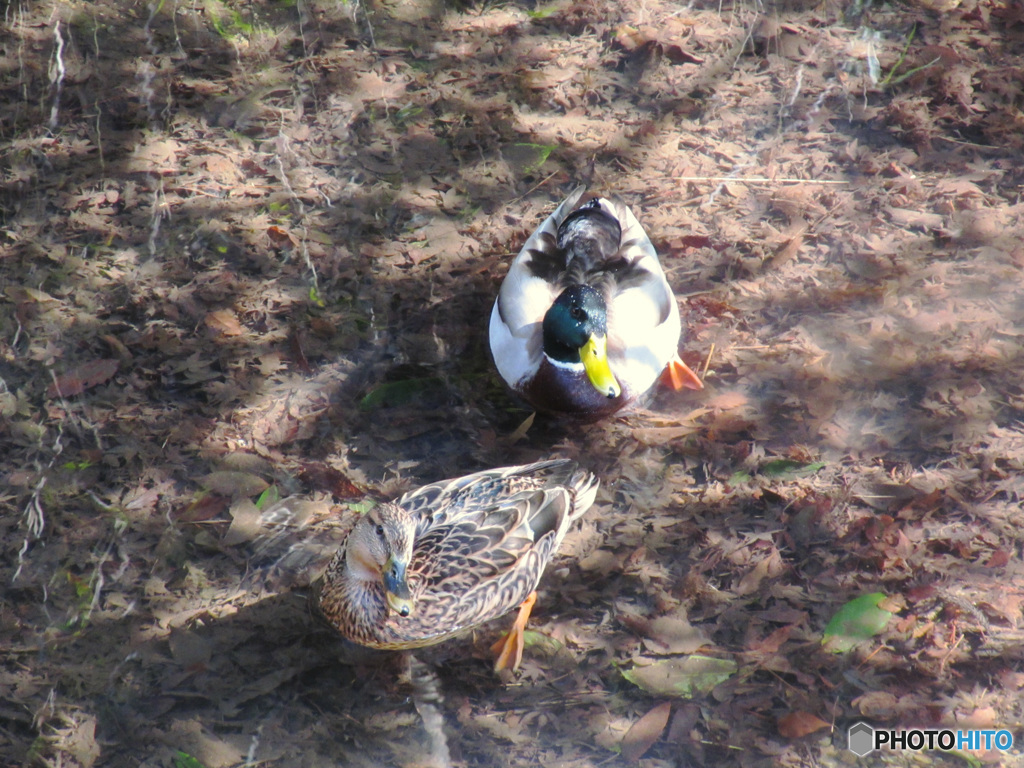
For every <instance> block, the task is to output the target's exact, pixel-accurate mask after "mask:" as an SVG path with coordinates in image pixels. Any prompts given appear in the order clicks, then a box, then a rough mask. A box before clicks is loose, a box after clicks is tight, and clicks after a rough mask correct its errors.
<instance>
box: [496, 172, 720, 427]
mask: <svg viewBox="0 0 1024 768" xmlns="http://www.w3.org/2000/svg"><path fill="white" fill-rule="evenodd" d="M584 191H585V187H582V186H581V187H577V188H576V190H575V191H573V192H572V193H571V194H570V195H569V196H568V197H567V198H566V199H565V200H564V201H563V202H562V204H561V205H559V206H558V208H556V209H555V212H554V213H552V214H551V215H550V216H549V217H548V218H547V220H545V221H544V223H543V224H541V225H540V226H539V227H538V228H537V229H536V231H534V233H533V234H532V235H531V236H530V238H529V239H528V240H527V241H526V244H525V245H524V246H523V248H522V250H521V251H520V252H519V255H518V256H516V258H515V260H514V261H513V262H512V266H511V267H510V268H509V271H508V275H506V277H505V280H504V282H503V283H502V285H501V290H500V292H499V293H498V298H497V300H496V301H495V302H494V309H493V310H492V311H491V326H490V342H491V354H492V355H493V356H494V362H495V364H496V365H497V367H498V372H499V373H500V374H501V377H502V378H503V379H504V380H505V381H506V382H507V383H508V385H509V386H510V387H512V389H513V390H514V391H515V392H517V393H518V394H519V395H521V396H522V397H523V398H525V399H526V400H527V402H529V403H530V404H531V405H532V406H533V407H534V408H536V409H537V410H540V411H545V412H548V413H556V414H567V415H571V416H575V417H577V418H583V419H597V418H600V417H602V416H607V415H608V414H611V413H614V412H615V411H617V410H619V409H620V408H622V407H623V406H624V405H626V404H628V403H630V402H632V401H634V400H636V399H637V398H638V397H640V396H641V395H643V394H644V393H645V392H647V391H648V390H649V389H650V388H651V387H652V386H654V383H655V381H656V380H657V379H658V376H659V374H661V373H662V372H663V371H666V372H667V378H668V379H669V381H670V382H671V383H672V385H673V386H674V387H675V388H676V389H679V388H681V387H689V388H691V389H703V387H704V385H703V383H701V380H700V379H699V378H698V377H697V375H696V374H695V373H694V372H693V371H692V370H690V368H689V367H687V366H686V364H685V363H683V361H682V360H680V359H679V356H678V354H677V348H678V345H679V336H680V332H681V327H680V322H679V307H678V306H677V305H676V299H675V296H674V295H673V294H672V289H671V288H670V287H669V285H668V281H666V280H665V273H664V271H663V270H662V268H661V264H660V262H659V261H658V254H657V252H656V251H655V250H654V245H653V244H652V243H651V240H650V238H648V237H647V233H646V232H644V229H643V227H642V226H640V222H638V221H637V220H636V217H635V216H634V215H633V213H632V212H631V211H630V210H629V208H627V207H626V206H625V204H624V203H622V202H621V201H619V200H608V199H605V198H595V199H592V200H590V201H589V202H586V203H584V204H583V205H577V204H578V203H579V201H580V199H581V198H582V197H583V193H584Z"/></svg>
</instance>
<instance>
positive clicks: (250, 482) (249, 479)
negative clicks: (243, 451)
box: [199, 470, 270, 496]
mask: <svg viewBox="0 0 1024 768" xmlns="http://www.w3.org/2000/svg"><path fill="white" fill-rule="evenodd" d="M199 482H200V483H202V485H203V487H204V488H208V489H209V490H211V491H215V492H216V493H219V494H221V495H223V496H255V495H256V494H257V493H263V491H265V490H266V489H267V486H269V485H270V483H268V482H267V481H266V480H264V479H263V478H262V477H259V476H258V475H254V474H251V473H249V472H231V471H224V470H222V471H218V472H211V473H210V474H208V475H204V476H203V477H200V478H199Z"/></svg>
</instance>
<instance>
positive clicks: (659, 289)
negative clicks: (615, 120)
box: [600, 198, 682, 392]
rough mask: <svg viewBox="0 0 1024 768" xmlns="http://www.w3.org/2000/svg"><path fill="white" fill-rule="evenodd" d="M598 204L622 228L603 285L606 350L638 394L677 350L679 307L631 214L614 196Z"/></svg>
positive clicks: (648, 241)
mask: <svg viewBox="0 0 1024 768" xmlns="http://www.w3.org/2000/svg"><path fill="white" fill-rule="evenodd" d="M600 204H601V207H602V209H603V210H605V211H606V212H607V213H608V214H609V215H611V216H614V217H615V218H616V219H618V221H619V224H620V225H621V226H622V241H621V245H620V246H619V252H618V254H616V259H615V262H614V264H613V265H610V266H611V267H612V268H611V269H610V270H609V273H608V278H609V287H608V288H607V289H606V293H607V294H608V298H607V302H608V354H609V358H611V360H612V370H614V371H615V374H616V376H617V377H619V379H620V383H622V384H624V385H625V386H628V387H629V388H630V389H631V391H633V392H642V391H645V390H646V389H648V388H649V387H650V386H651V385H652V384H653V383H654V381H655V379H656V378H657V377H658V376H659V375H660V374H661V372H662V371H663V370H664V369H665V366H666V365H667V364H668V362H669V361H670V360H672V359H674V358H675V356H676V354H677V352H678V347H679V337H680V333H681V331H682V327H681V325H680V320H679V306H678V304H677V303H676V297H675V295H674V294H673V293H672V288H671V287H670V286H669V284H668V280H666V278H665V271H664V269H662V266H661V262H660V261H659V259H658V252H657V251H656V250H655V248H654V243H652V242H651V239H650V237H648V235H647V232H646V231H645V230H644V228H643V226H642V225H641V224H640V222H639V221H638V220H637V218H636V216H635V215H634V214H633V212H632V211H631V210H630V209H629V207H628V206H627V205H626V204H625V203H623V202H622V201H621V200H618V199H616V198H612V199H607V198H601V200H600ZM623 380H625V381H623Z"/></svg>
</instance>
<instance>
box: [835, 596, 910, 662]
mask: <svg viewBox="0 0 1024 768" xmlns="http://www.w3.org/2000/svg"><path fill="white" fill-rule="evenodd" d="M883 600H885V593H883V592H873V593H872V594H870V595H861V596H860V597H858V598H855V599H853V600H851V601H850V602H848V603H847V604H846V605H844V606H843V607H842V608H840V609H839V611H838V612H837V613H836V615H835V616H833V617H832V621H830V622H829V623H828V626H827V627H825V634H824V635H823V636H822V638H821V642H822V644H823V645H824V646H825V648H826V649H827V650H829V651H832V653H846V652H847V651H849V650H851V649H852V648H853V647H854V646H855V645H857V644H858V643H861V642H863V641H865V640H869V639H870V638H872V637H874V636H875V635H877V634H878V633H879V632H881V631H882V630H883V629H885V625H886V624H888V623H889V619H891V618H892V613H890V612H889V611H886V610H884V609H883V608H880V607H879V603H881V602H882V601H883Z"/></svg>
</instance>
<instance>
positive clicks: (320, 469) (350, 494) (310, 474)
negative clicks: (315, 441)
mask: <svg viewBox="0 0 1024 768" xmlns="http://www.w3.org/2000/svg"><path fill="white" fill-rule="evenodd" d="M299 479H300V480H301V481H302V482H304V483H305V484H306V485H308V486H310V487H312V488H316V489H318V490H323V491H328V492H330V493H331V494H333V495H334V497H335V498H337V499H358V498H360V497H361V496H363V495H364V493H363V492H362V491H361V490H360V489H359V486H357V485H356V484H355V483H353V482H352V481H351V480H349V479H348V477H347V476H346V475H345V473H344V472H341V471H339V470H337V469H335V468H334V467H332V466H330V465H329V464H324V463H322V462H315V461H307V462H305V463H303V465H302V468H301V469H300V470H299Z"/></svg>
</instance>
